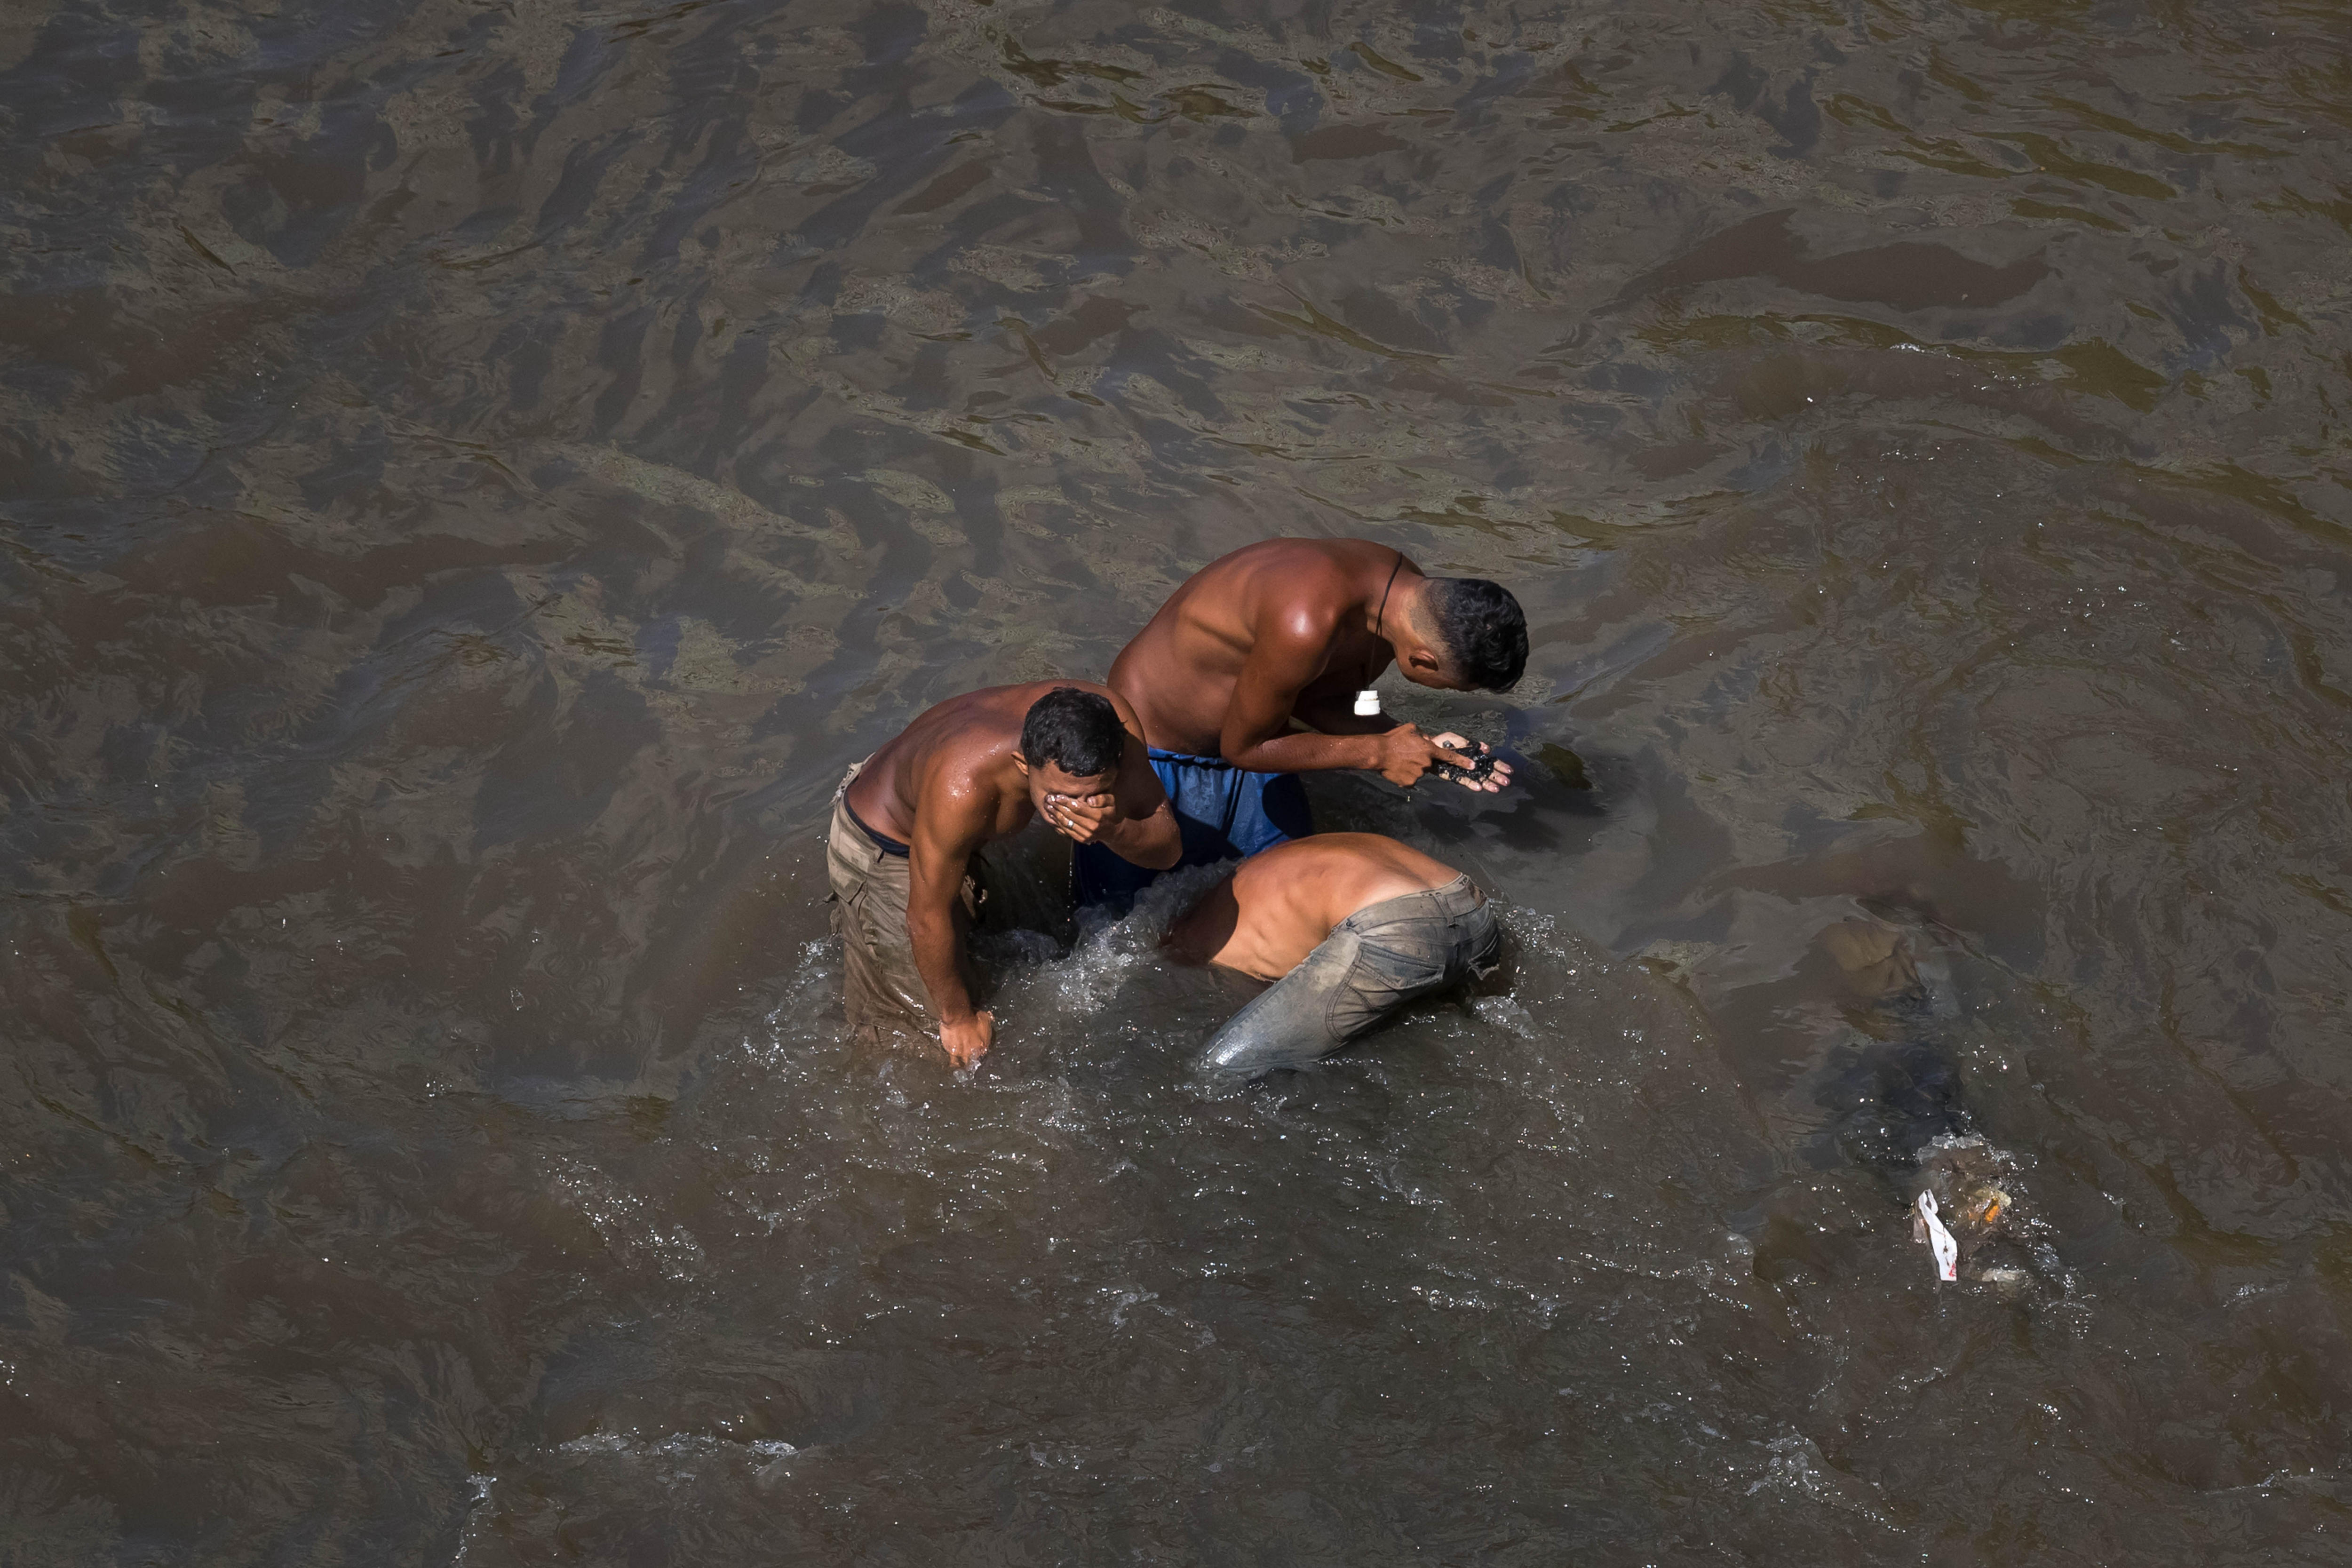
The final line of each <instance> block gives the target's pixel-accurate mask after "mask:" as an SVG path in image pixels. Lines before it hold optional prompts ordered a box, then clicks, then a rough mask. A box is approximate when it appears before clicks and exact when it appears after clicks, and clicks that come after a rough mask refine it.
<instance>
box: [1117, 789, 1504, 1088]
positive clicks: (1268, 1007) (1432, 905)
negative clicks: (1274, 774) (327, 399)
mask: <svg viewBox="0 0 2352 1568" xmlns="http://www.w3.org/2000/svg"><path fill="white" fill-rule="evenodd" d="M1161 940H1162V943H1163V945H1165V946H1167V947H1169V948H1171V949H1173V950H1174V952H1175V953H1176V956H1177V957H1179V958H1181V959H1183V960H1185V961H1186V962H1188V963H1213V964H1216V965H1217V966H1218V967H1220V968H1223V969H1236V970H1239V971H1240V972H1241V973H1244V974H1249V975H1254V976H1255V977H1256V978H1258V979H1260V980H1271V981H1274V982H1275V984H1274V986H1273V987H1272V988H1271V989H1270V990H1268V991H1266V992H1265V994H1262V995H1260V996H1259V997H1258V998H1257V999H1256V1000H1255V1001H1254V1002H1252V1003H1251V1004H1250V1005H1248V1006H1246V1007H1244V1008H1243V1009H1242V1010H1241V1011H1240V1012H1238V1013H1236V1014H1234V1016H1233V1017H1232V1019H1231V1020H1229V1021H1228V1022H1227V1023H1226V1025H1225V1026H1224V1027H1223V1028H1222V1029H1220V1030H1218V1031H1217V1036H1216V1038H1214V1039H1213V1040H1212V1041H1210V1042H1209V1052H1208V1059H1207V1065H1208V1066H1209V1067H1211V1068H1214V1069H1216V1070H1217V1071H1220V1072H1224V1073H1230V1074H1233V1075H1234V1076H1236V1077H1244V1078H1255V1077H1256V1076H1257V1075H1258V1074H1260V1073H1265V1072H1271V1071H1273V1070H1274V1069H1275V1068H1301V1067H1306V1066H1307V1065H1308V1064H1310V1063H1312V1062H1316V1061H1318V1060H1320V1059H1321V1058H1324V1057H1327V1056H1329V1055H1330V1054H1331V1053H1332V1052H1333V1051H1336V1050H1338V1049H1339V1047H1342V1046H1344V1045H1346V1044H1347V1043H1348V1042H1349V1041H1350V1040H1352V1039H1354V1038H1356V1037H1358V1036H1359V1035H1361V1034H1363V1033H1364V1032H1365V1031H1366V1030H1368V1029H1370V1028H1371V1027H1372V1026H1373V1025H1375V1024H1377V1023H1379V1022H1380V1021H1381V1019H1382V1018H1385V1017H1387V1016H1389V1015H1390V1014H1391V1013H1393V1012H1395V1011H1396V1010H1397V1009H1398V1008H1399V1007H1402V1006H1403V1005H1405V1004H1406V1003H1407V1002H1410V1001H1412V999H1413V998H1414V997H1416V996H1426V995H1428V994H1431V993H1433V992H1437V991H1444V990H1446V989H1449V988H1451V987H1453V986H1456V985H1460V984H1464V983H1465V982H1466V981H1469V980H1472V979H1476V978H1483V977H1484V976H1485V975H1486V974H1488V973H1491V972H1492V971H1493V969H1494V967H1495V965H1496V963H1497V962H1498V961H1499V959H1500V956H1501V952H1502V928H1501V926H1500V924H1499V923H1498V922H1497V921H1496V919H1495V910H1494V906H1493V905H1491V904H1489V903H1488V902H1487V901H1486V895H1485V894H1484V893H1481V892H1480V891H1479V890H1478V889H1476V888H1475V887H1473V886H1472V885H1471V882H1470V879H1469V878H1468V877H1466V876H1464V875H1463V874H1462V873H1460V872H1458V871H1456V870H1454V868H1453V867H1451V866H1448V865H1446V864H1444V862H1443V861H1438V860H1433V859H1431V858H1429V857H1428V856H1426V855H1423V853H1422V852H1421V851H1420V850H1418V849H1414V848H1412V847H1410V846H1407V845H1403V844H1400V843H1398V842H1397V841H1396V840H1395V839H1393V838H1388V837H1382V836H1381V835H1380V834H1377V833H1325V834H1318V835H1317V836H1316V837H1312V838H1302V839H1299V840H1297V842H1296V843H1291V844H1279V845H1276V846H1275V847H1273V848H1271V849H1268V850H1266V851H1265V853H1264V854H1261V855H1254V856H1252V857H1251V858H1248V859H1246V860H1244V861H1243V862H1242V863H1241V865H1240V866H1239V867H1238V868H1236V869H1235V870H1234V874H1233V875H1232V876H1231V877H1229V878H1227V879H1225V880H1224V881H1223V882H1220V883H1219V884H1217V886H1216V887H1214V888H1213V889H1210V890H1209V892H1208V893H1207V894H1206V895H1205V896H1204V897H1203V898H1202V900H1201V901H1200V902H1199V903H1197V904H1195V905H1194V906H1193V907H1192V909H1191V910H1188V911H1187V912H1186V913H1185V914H1184V915H1183V916H1182V918H1181V919H1180V920H1178V921H1176V923H1175V924H1173V925H1172V926H1171V927H1170V928H1169V930H1168V934H1167V936H1166V937H1164V938H1162V939H1161Z"/></svg>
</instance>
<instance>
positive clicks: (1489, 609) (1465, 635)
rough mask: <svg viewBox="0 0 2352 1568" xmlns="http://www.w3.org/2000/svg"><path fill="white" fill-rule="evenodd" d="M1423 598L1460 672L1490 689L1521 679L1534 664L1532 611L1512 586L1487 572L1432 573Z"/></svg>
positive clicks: (1448, 659)
mask: <svg viewBox="0 0 2352 1568" xmlns="http://www.w3.org/2000/svg"><path fill="white" fill-rule="evenodd" d="M1422 603H1423V604H1424V605H1427V606H1428V607H1429V616H1430V620H1431V621H1432V622H1433V624H1434V626H1435V629H1436V632H1437V643H1438V647H1439V648H1440V649H1441V650H1442V651H1443V652H1444V655H1445V658H1446V662H1447V663H1449V664H1451V665H1452V666H1453V667H1454V668H1453V673H1454V674H1455V675H1458V676H1460V677H1461V678H1462V679H1465V680H1467V681H1469V682H1470V683H1471V684H1472V685H1474V686H1476V687H1480V688H1482V689H1486V690H1488V691H1508V690H1509V689H1511V688H1512V687H1514V686H1517V684H1518V682H1519V677H1520V676H1521V675H1522V674H1524V673H1525V672H1526V670H1527V668H1528V617H1527V616H1526V615H1524V614H1523V613H1522V612H1521V611H1520V609H1519V602H1518V601H1517V599H1514V598H1513V597H1511V591H1510V590H1509V589H1508V588H1506V587H1504V586H1503V585H1502V584H1500V583H1489V582H1487V581H1486V579H1485V578H1484V577H1432V578H1431V579H1430V580H1429V586H1428V587H1426V588H1424V589H1423V590H1422Z"/></svg>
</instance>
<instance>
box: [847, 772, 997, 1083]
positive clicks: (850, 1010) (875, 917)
mask: <svg viewBox="0 0 2352 1568" xmlns="http://www.w3.org/2000/svg"><path fill="white" fill-rule="evenodd" d="M866 760H867V761H868V762H870V761H872V760H873V759H871V758H868V759H866ZM865 765H866V763H858V764H857V765H856V767H853V768H851V769H850V770H849V772H847V773H845V774H843V775H842V779H841V787H840V788H839V789H837V790H835V791H834V794H833V825H832V828H831V831H830V832H829V833H828V834H827V835H826V839H825V855H824V861H825V873H826V877H827V879H829V880H830V881H831V882H832V884H833V895H832V898H831V900H830V902H831V903H832V905H833V917H832V925H833V933H834V935H835V936H837V937H839V938H840V939H841V962H842V1005H843V1008H844V1010H845V1012H847V1014H848V1015H849V1026H850V1028H851V1030H852V1031H854V1032H855V1033H856V1034H857V1035H859V1036H861V1037H868V1038H871V1037H878V1036H882V1035H887V1034H892V1033H915V1034H931V1033H935V1032H936V1031H937V1029H938V1026H939V1020H938V1019H937V1018H936V1017H934V1016H932V1013H931V998H930V992H929V988H928V987H926V986H925V985H924V984H923V976H922V972H921V971H920V970H919V969H917V968H916V967H915V944H914V942H913V940H912V939H911V938H909V937H908V934H907V894H908V888H909V887H910V885H911V883H912V881H913V873H912V868H911V865H910V863H909V862H908V858H907V857H905V856H903V855H892V854H889V853H887V851H885V850H884V849H883V848H882V847H880V846H879V845H877V844H876V843H875V842H874V840H873V839H871V838H869V837H866V833H865V831H864V830H863V829H862V828H860V827H859V826H857V824H856V822H855V821H853V820H851V818H850V816H849V783H850V781H851V780H852V779H854V778H856V776H857V772H858V769H859V768H863V767H864V766H865ZM978 871H979V861H978V858H977V857H974V858H973V861H972V864H971V867H970V868H969V869H968V871H967V873H966V875H965V877H964V879H963V890H962V896H961V898H959V899H958V900H956V957H957V961H958V962H959V963H961V965H962V966H963V971H964V983H965V984H966V985H971V984H972V975H971V963H970V959H969V956H968V944H969V942H970V941H971V922H972V920H973V918H974V916H975V915H976V914H977V913H978V912H979V909H980V904H981V901H982V900H983V899H984V898H985V897H986V896H987V895H986V894H985V892H984V891H983V890H982V888H981V885H980V882H979V879H978V877H977V872H978ZM973 994H974V995H975V997H977V995H978V991H977V989H976V988H975V989H974V993H973Z"/></svg>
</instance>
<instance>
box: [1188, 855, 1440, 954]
mask: <svg viewBox="0 0 2352 1568" xmlns="http://www.w3.org/2000/svg"><path fill="white" fill-rule="evenodd" d="M1460 875H1461V873H1460V872H1458V871H1456V870H1454V868H1453V867H1451V866H1448V865H1446V864H1445V863H1444V861H1442V860H1433V859H1432V858H1429V857H1428V856H1426V855H1423V853H1422V852H1421V851H1420V850H1418V849H1414V848H1411V847H1407V846H1405V845H1402V844H1400V843H1398V842H1397V841H1396V840H1395V839H1393V838H1390V837H1386V836H1385V835H1382V834H1378V833H1318V834H1317V835H1316V836H1315V837H1312V838H1294V839H1292V840H1291V841H1290V842H1289V843H1287V844H1277V845H1276V846H1275V847H1273V848H1271V849H1265V850H1261V851H1260V852H1259V853H1257V854H1255V855H1253V856H1251V857H1250V858H1248V859H1246V860H1244V861H1243V862H1242V863H1241V865H1240V866H1239V867H1237V868H1235V869H1234V874H1233V875H1232V876H1230V877H1228V878H1226V879H1224V880H1223V881H1222V882H1220V883H1218V884H1217V885H1216V886H1215V887H1213V888H1212V889H1209V891H1208V892H1207V893H1205V894H1203V895H1202V898H1201V901H1200V902H1199V903H1197V904H1194V905H1193V906H1192V908H1191V909H1190V910H1186V911H1185V912H1184V914H1183V915H1182V916H1181V918H1179V919H1178V920H1177V921H1176V922H1175V923H1174V924H1172V925H1171V926H1170V927H1169V928H1168V934H1167V935H1166V936H1165V937H1162V938H1161V939H1160V943H1161V945H1162V946H1164V947H1166V948H1168V949H1169V950H1170V952H1171V954H1172V955H1173V956H1174V957H1176V958H1177V959H1179V960H1180V961H1181V962H1183V963H1213V964H1215V965H1216V966H1217V967H1219V968H1221V969H1234V970H1239V971H1240V972H1241V973H1244V974H1247V975H1251V976H1254V977H1255V978H1256V979H1259V980H1279V979H1281V978H1282V977H1283V976H1284V975H1286V974H1287V973H1290V972H1291V971H1292V970H1294V969H1296V968H1297V967H1298V965H1299V963H1300V962H1301V961H1302V960H1304V959H1305V958H1306V957H1307V954H1308V953H1310V952H1314V951H1315V949H1316V947H1317V946H1318V944H1319V943H1321V942H1322V941H1323V939H1324V938H1325V937H1328V936H1329V935H1330V934H1331V928H1332V927H1334V926H1336V925H1338V924H1339V922H1340V921H1344V920H1346V919H1347V918H1348V917H1349V915H1352V914H1354V913H1355V912H1356V911H1357V910H1361V909H1367V908H1369V907H1370V906H1371V905H1373V904H1377V903H1381V902H1382V901H1383V900H1389V899H1401V898H1403V897H1404V896H1405V895H1406V894H1408V893H1419V892H1423V891H1426V890H1427V889H1431V888H1442V887H1444V886H1445V885H1446V884H1447V883H1448V882H1451V881H1452V880H1454V878H1456V877H1458V876H1460Z"/></svg>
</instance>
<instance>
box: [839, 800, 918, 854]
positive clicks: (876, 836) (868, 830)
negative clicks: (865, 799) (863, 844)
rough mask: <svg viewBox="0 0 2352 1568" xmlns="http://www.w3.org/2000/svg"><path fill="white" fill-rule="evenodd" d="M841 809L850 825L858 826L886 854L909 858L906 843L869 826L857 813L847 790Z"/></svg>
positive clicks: (858, 829) (859, 830)
mask: <svg viewBox="0 0 2352 1568" xmlns="http://www.w3.org/2000/svg"><path fill="white" fill-rule="evenodd" d="M841 809H842V813H843V815H844V816H847V817H848V818H849V825H850V826H852V827H855V828H856V829H857V831H858V832H860V833H863V834H864V835H866V837H867V838H868V839H869V840H871V841H872V843H873V845H874V847H875V848H877V849H879V850H880V851H882V853H883V854H885V855H896V856H897V857H898V858H899V859H901V860H904V859H905V858H907V853H908V851H907V847H906V846H905V845H904V844H901V843H899V842H898V840H897V839H895V838H893V837H890V836H889V835H888V834H887V833H882V832H878V831H877V830H876V829H874V828H872V827H870V826H867V825H866V819H865V818H864V817H862V816H858V815H857V808H856V806H854V805H850V804H849V792H848V791H846V790H844V791H843V792H842V795H841Z"/></svg>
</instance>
